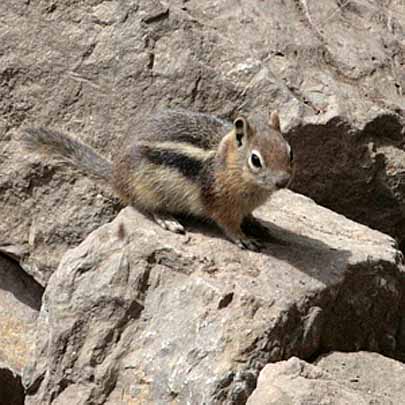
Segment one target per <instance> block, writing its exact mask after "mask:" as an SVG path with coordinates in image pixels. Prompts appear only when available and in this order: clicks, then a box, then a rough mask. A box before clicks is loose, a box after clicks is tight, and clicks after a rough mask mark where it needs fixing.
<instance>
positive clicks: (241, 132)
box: [233, 117, 248, 146]
mask: <svg viewBox="0 0 405 405" xmlns="http://www.w3.org/2000/svg"><path fill="white" fill-rule="evenodd" d="M233 125H234V126H235V134H236V142H237V143H238V146H242V142H243V139H244V138H245V139H246V138H247V132H248V123H247V121H246V119H245V118H243V117H237V118H236V119H235V121H234V122H233Z"/></svg>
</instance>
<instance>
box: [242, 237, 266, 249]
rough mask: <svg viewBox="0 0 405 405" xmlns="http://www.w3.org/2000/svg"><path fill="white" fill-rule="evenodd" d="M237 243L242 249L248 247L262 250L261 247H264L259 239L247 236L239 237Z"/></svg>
mask: <svg viewBox="0 0 405 405" xmlns="http://www.w3.org/2000/svg"><path fill="white" fill-rule="evenodd" d="M236 244H237V245H238V246H239V247H240V248H242V249H248V250H252V251H254V252H260V250H261V248H262V247H263V246H262V245H261V244H260V243H259V242H258V241H257V240H255V239H251V238H247V237H246V238H241V239H238V240H237V241H236Z"/></svg>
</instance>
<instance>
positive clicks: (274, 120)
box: [270, 111, 281, 132]
mask: <svg viewBox="0 0 405 405" xmlns="http://www.w3.org/2000/svg"><path fill="white" fill-rule="evenodd" d="M270 126H271V127H272V128H273V129H275V130H276V131H279V132H281V129H280V117H279V115H278V112H277V111H272V112H271V114H270Z"/></svg>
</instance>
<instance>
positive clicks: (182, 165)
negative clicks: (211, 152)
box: [142, 145, 204, 179]
mask: <svg viewBox="0 0 405 405" xmlns="http://www.w3.org/2000/svg"><path fill="white" fill-rule="evenodd" d="M142 155H143V156H144V157H145V158H146V159H148V160H149V161H150V162H151V163H154V164H156V165H163V166H167V167H172V168H174V169H176V170H178V171H179V172H180V173H181V174H182V175H183V176H185V177H188V178H191V179H197V178H198V177H199V175H200V173H201V170H202V169H203V167H204V166H203V162H202V161H201V160H198V159H196V158H194V157H192V156H188V155H186V154H184V153H181V152H178V151H173V150H170V149H157V148H156V147H150V146H147V145H144V146H142Z"/></svg>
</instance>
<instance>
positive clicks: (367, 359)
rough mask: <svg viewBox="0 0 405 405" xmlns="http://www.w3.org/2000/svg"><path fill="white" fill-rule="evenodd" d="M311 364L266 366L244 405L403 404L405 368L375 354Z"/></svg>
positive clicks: (342, 356)
mask: <svg viewBox="0 0 405 405" xmlns="http://www.w3.org/2000/svg"><path fill="white" fill-rule="evenodd" d="M315 364H316V366H315V365H311V364H308V363H306V362H305V361H302V360H299V359H297V358H296V357H292V358H290V359H289V360H287V361H282V362H279V363H275V364H269V365H267V366H266V367H265V368H264V369H263V370H262V372H261V373H260V376H259V379H258V386H257V388H256V389H255V391H254V392H253V393H252V395H251V396H250V397H249V399H248V401H247V405H302V404H306V405H320V404H325V405H326V404H331V405H332V404H333V405H352V404H357V405H375V404H378V405H399V404H402V403H403V402H404V397H405V366H404V365H403V364H402V363H400V362H398V361H395V360H392V359H388V358H386V357H384V356H381V355H380V354H377V353H367V352H358V353H340V352H334V353H330V354H328V355H325V356H323V357H322V358H321V359H320V360H318V361H316V363H315ZM370 371H371V372H370Z"/></svg>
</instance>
